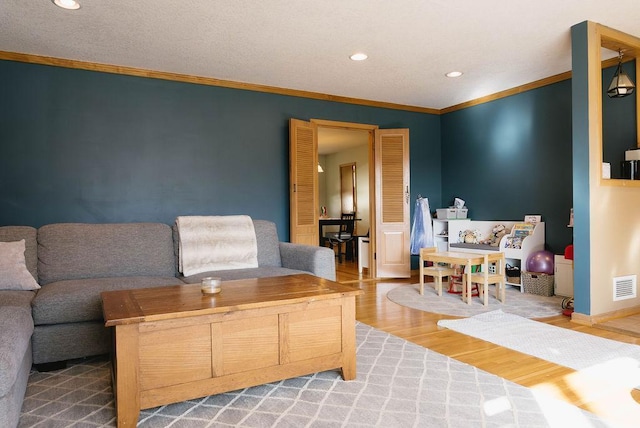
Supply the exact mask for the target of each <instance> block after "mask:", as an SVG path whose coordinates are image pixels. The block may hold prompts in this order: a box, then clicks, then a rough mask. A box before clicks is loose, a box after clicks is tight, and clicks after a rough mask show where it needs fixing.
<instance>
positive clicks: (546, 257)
mask: <svg viewBox="0 0 640 428" xmlns="http://www.w3.org/2000/svg"><path fill="white" fill-rule="evenodd" d="M553 258H554V255H553V253H552V252H551V251H546V250H543V251H536V252H534V253H531V254H530V255H529V258H528V259H527V272H536V273H546V274H548V275H553V272H554V266H553V263H554V261H553Z"/></svg>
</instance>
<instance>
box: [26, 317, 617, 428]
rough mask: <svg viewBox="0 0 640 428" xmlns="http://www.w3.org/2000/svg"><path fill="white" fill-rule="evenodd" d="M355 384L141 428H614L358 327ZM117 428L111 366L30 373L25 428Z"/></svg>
mask: <svg viewBox="0 0 640 428" xmlns="http://www.w3.org/2000/svg"><path fill="white" fill-rule="evenodd" d="M356 328H357V331H356V334H357V342H358V348H357V361H358V362H357V365H358V373H357V378H356V379H355V380H353V381H349V382H345V381H343V380H342V379H341V378H340V375H339V373H338V372H337V371H326V372H321V373H317V374H314V375H310V376H302V377H298V378H294V379H289V380H284V381H281V382H275V383H270V384H267V385H262V386H256V387H252V388H246V389H243V390H239V391H234V392H229V393H225V394H219V395H213V396H209V397H204V398H200V399H197V400H189V401H185V402H182V403H177V404H172V405H167V406H162V407H158V408H154V409H148V410H143V411H142V412H141V414H140V419H139V423H138V426H139V427H168V426H171V427H231V426H237V427H295V428H298V427H419V426H420V427H424V426H428V427H447V428H456V427H460V428H467V427H471V426H474V427H476V426H477V427H481V426H484V427H486V426H494V427H498V426H509V427H567V426H588V427H609V426H611V425H610V424H609V423H606V422H605V421H603V420H601V419H599V418H597V417H596V416H595V415H593V414H592V413H588V412H586V411H583V410H582V409H580V408H578V407H575V406H572V405H569V404H567V403H565V402H562V401H559V400H556V399H554V398H551V397H549V396H545V395H544V394H542V395H541V394H537V393H535V392H534V391H532V390H530V389H528V388H525V387H523V386H520V385H517V384H515V383H512V382H509V381H507V380H505V379H502V378H500V377H498V376H495V375H492V374H489V373H487V372H485V371H482V370H479V369H477V368H475V367H473V366H470V365H467V364H464V363H461V362H458V361H456V360H453V359H451V358H449V357H446V356H444V355H442V354H439V353H436V352H434V351H431V350H429V349H425V348H423V347H421V346H418V345H416V344H413V343H410V342H408V341H406V340H404V339H401V338H398V337H396V336H392V335H390V334H388V333H385V332H383V331H380V330H377V329H374V328H372V327H370V326H367V325H365V324H362V323H358V324H357V327H356ZM36 425H37V426H42V427H68V426H74V427H80V426H82V427H113V426H115V410H114V400H113V395H112V392H111V385H110V374H109V363H108V361H106V360H105V359H100V358H98V359H90V360H80V361H76V362H75V363H74V364H73V365H72V366H71V367H69V368H66V369H64V370H59V371H55V372H48V373H38V372H32V373H31V376H30V379H29V385H28V388H27V396H26V398H25V401H24V405H23V408H22V415H21V418H20V427H21V428H24V427H32V426H36Z"/></svg>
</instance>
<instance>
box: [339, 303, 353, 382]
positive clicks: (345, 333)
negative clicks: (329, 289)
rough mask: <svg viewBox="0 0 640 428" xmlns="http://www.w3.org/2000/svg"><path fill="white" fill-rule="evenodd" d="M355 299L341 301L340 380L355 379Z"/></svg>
mask: <svg viewBox="0 0 640 428" xmlns="http://www.w3.org/2000/svg"><path fill="white" fill-rule="evenodd" d="M355 319H356V298H355V297H353V296H351V297H344V298H343V299H342V368H341V372H342V379H344V380H353V379H355V378H356V329H355V324H356V322H355Z"/></svg>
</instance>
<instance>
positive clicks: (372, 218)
mask: <svg viewBox="0 0 640 428" xmlns="http://www.w3.org/2000/svg"><path fill="white" fill-rule="evenodd" d="M309 122H311V123H315V124H316V126H317V127H318V128H333V129H346V130H352V131H363V130H364V131H368V132H369V241H370V242H369V260H370V263H369V276H370V277H371V278H376V277H377V272H376V264H375V262H374V260H373V255H374V253H375V248H376V245H375V243H376V218H377V217H376V205H375V190H376V189H375V158H374V147H375V138H374V132H375V130H377V129H379V126H378V125H370V124H365V123H352V122H339V121H334V120H323V119H311V120H310V121H309Z"/></svg>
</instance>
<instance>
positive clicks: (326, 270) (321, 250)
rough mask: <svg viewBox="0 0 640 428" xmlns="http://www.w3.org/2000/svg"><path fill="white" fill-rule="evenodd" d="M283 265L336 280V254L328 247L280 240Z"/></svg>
mask: <svg viewBox="0 0 640 428" xmlns="http://www.w3.org/2000/svg"><path fill="white" fill-rule="evenodd" d="M280 257H281V258H282V267H285V268H289V269H297V270H304V271H307V272H311V273H312V274H314V275H315V276H319V277H321V278H326V279H329V280H331V281H335V280H336V256H335V253H334V252H333V251H332V250H331V249H330V248H327V247H319V246H317V247H316V246H314V245H302V244H292V243H290V242H280Z"/></svg>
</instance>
